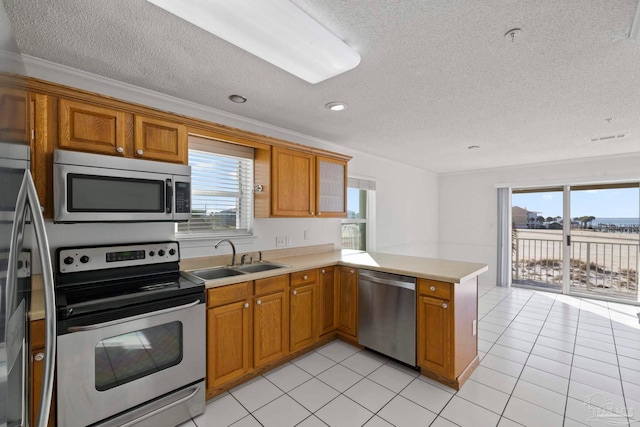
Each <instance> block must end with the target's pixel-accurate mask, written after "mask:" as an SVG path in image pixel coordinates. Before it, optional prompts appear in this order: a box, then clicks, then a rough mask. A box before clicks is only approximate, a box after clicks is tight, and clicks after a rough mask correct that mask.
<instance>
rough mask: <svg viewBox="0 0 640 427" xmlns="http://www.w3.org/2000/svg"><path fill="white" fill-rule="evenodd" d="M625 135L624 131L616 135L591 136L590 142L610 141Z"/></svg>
mask: <svg viewBox="0 0 640 427" xmlns="http://www.w3.org/2000/svg"><path fill="white" fill-rule="evenodd" d="M625 136H627V134H626V133H621V134H618V135H608V136H600V137H598V138H591V142H598V141H610V140H612V139H620V138H624V137H625Z"/></svg>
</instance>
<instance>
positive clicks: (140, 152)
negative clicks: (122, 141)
mask: <svg viewBox="0 0 640 427" xmlns="http://www.w3.org/2000/svg"><path fill="white" fill-rule="evenodd" d="M136 154H139V155H141V156H142V155H143V154H144V151H142V150H138V151H136Z"/></svg>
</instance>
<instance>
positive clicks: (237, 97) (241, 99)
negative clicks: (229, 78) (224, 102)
mask: <svg viewBox="0 0 640 427" xmlns="http://www.w3.org/2000/svg"><path fill="white" fill-rule="evenodd" d="M229 99H230V100H231V101H233V102H235V103H236V104H244V103H245V102H247V98H245V97H244V96H242V95H229Z"/></svg>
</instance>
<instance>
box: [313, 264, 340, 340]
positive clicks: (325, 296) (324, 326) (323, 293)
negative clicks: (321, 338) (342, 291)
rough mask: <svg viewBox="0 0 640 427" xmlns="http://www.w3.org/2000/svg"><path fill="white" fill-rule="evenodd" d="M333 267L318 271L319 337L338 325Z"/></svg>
mask: <svg viewBox="0 0 640 427" xmlns="http://www.w3.org/2000/svg"><path fill="white" fill-rule="evenodd" d="M335 272H336V269H335V267H325V268H322V269H320V276H319V277H320V286H319V290H320V297H319V298H318V299H319V300H320V304H319V309H318V317H319V319H320V326H319V328H320V335H324V334H327V333H329V332H332V331H334V330H335V329H336V327H337V325H338V310H336V303H337V301H338V287H337V286H336V279H335V277H336V276H335Z"/></svg>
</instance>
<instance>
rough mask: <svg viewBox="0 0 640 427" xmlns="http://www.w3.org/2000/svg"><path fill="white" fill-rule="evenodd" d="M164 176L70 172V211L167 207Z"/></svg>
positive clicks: (141, 209) (154, 209)
mask: <svg viewBox="0 0 640 427" xmlns="http://www.w3.org/2000/svg"><path fill="white" fill-rule="evenodd" d="M165 186H166V182H165V181H164V180H152V179H136V178H120V177H112V176H94V175H82V174H73V173H70V174H68V175H67V194H68V200H67V209H68V211H69V212H158V213H163V212H164V211H165Z"/></svg>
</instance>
